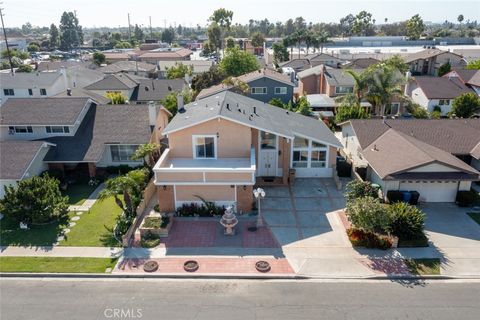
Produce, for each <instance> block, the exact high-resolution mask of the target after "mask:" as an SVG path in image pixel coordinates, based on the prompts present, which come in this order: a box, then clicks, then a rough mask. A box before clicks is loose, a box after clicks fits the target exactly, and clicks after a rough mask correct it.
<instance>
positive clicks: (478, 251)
mask: <svg viewBox="0 0 480 320" xmlns="http://www.w3.org/2000/svg"><path fill="white" fill-rule="evenodd" d="M421 209H422V210H423V211H424V212H425V214H426V215H427V220H426V223H425V230H426V233H427V235H428V238H429V239H430V241H431V242H432V243H433V246H434V247H435V249H436V250H437V251H438V252H439V254H440V256H441V257H442V260H443V261H442V262H443V263H442V274H443V275H454V276H475V275H476V276H478V275H480V225H478V224H477V223H476V222H475V221H473V220H472V219H471V218H470V217H469V216H468V215H467V212H469V211H471V208H460V207H458V206H456V205H455V204H452V203H430V204H427V205H424V206H422V208H421Z"/></svg>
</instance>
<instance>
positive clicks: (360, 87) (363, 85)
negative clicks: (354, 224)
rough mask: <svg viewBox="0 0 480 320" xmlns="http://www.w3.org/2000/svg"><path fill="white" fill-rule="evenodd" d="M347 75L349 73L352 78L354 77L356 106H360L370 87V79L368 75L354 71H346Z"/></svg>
mask: <svg viewBox="0 0 480 320" xmlns="http://www.w3.org/2000/svg"><path fill="white" fill-rule="evenodd" d="M345 73H348V74H349V75H350V76H352V78H353V81H354V86H353V93H354V96H355V98H356V101H355V102H356V104H358V105H360V103H361V102H362V100H363V96H364V94H365V91H366V90H367V87H368V86H367V85H368V79H367V77H366V73H363V72H362V73H358V72H355V71H353V70H348V69H347V70H345ZM345 98H349V97H348V95H347V96H345Z"/></svg>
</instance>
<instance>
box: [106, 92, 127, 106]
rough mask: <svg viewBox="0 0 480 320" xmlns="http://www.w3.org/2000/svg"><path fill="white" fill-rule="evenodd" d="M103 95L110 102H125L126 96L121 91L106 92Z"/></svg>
mask: <svg viewBox="0 0 480 320" xmlns="http://www.w3.org/2000/svg"><path fill="white" fill-rule="evenodd" d="M105 97H107V98H108V99H110V102H109V103H110V104H125V103H126V102H127V97H125V96H124V95H123V94H122V93H121V92H107V94H106V95H105Z"/></svg>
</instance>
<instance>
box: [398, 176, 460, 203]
mask: <svg viewBox="0 0 480 320" xmlns="http://www.w3.org/2000/svg"><path fill="white" fill-rule="evenodd" d="M457 188H458V182H450V181H447V182H440V181H431V182H430V181H427V182H424V181H421V182H401V183H400V190H406V191H418V192H419V193H420V198H421V199H425V201H427V202H455V198H456V196H457Z"/></svg>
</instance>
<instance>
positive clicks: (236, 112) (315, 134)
mask: <svg viewBox="0 0 480 320" xmlns="http://www.w3.org/2000/svg"><path fill="white" fill-rule="evenodd" d="M254 108H256V112H254ZM216 118H224V119H227V120H230V121H233V122H237V123H240V124H243V125H246V126H249V127H252V128H257V129H260V130H264V131H268V132H272V133H275V134H277V135H280V136H283V137H287V138H294V136H295V135H301V136H305V137H308V138H311V139H313V140H316V141H321V142H324V143H326V144H329V145H332V146H335V147H341V144H340V143H339V141H338V140H337V138H336V137H335V136H334V135H333V133H332V132H331V131H330V130H329V129H328V127H327V126H326V125H325V124H324V123H323V122H322V121H319V120H317V119H314V118H311V117H306V116H303V115H300V114H297V113H294V112H289V111H286V110H284V109H282V108H278V107H275V106H272V105H269V104H266V103H263V102H261V101H258V100H255V99H252V98H249V97H246V96H244V95H241V94H237V93H234V92H230V91H224V92H222V93H219V94H218V95H213V96H210V97H207V98H204V99H200V100H198V101H195V102H192V103H189V104H187V105H185V111H184V112H179V113H177V115H176V116H175V117H174V118H173V119H172V121H171V122H170V123H169V124H168V126H167V127H166V128H165V130H164V134H169V133H172V132H175V131H179V130H182V129H184V128H188V127H191V126H194V125H196V124H199V123H202V122H205V121H208V120H211V119H216Z"/></svg>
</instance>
